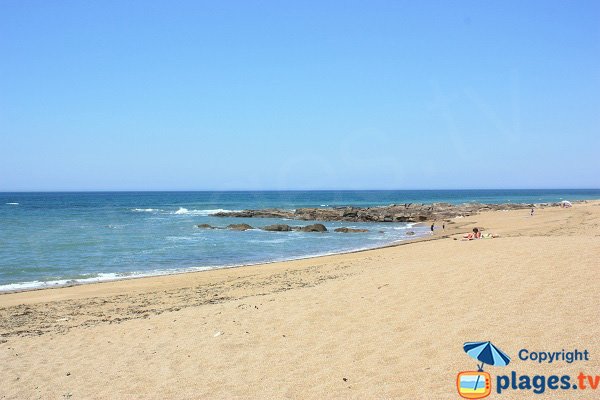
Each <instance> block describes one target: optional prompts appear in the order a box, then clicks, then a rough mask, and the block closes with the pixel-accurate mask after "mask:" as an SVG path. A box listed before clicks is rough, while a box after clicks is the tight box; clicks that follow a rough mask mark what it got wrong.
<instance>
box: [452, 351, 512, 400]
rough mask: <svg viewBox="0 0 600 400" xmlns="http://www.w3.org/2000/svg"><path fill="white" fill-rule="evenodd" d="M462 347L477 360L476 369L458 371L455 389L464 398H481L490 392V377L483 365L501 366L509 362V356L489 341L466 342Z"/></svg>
mask: <svg viewBox="0 0 600 400" xmlns="http://www.w3.org/2000/svg"><path fill="white" fill-rule="evenodd" d="M463 349H464V351H465V353H467V354H468V355H469V356H471V357H473V358H474V359H476V360H477V361H478V365H477V371H463V372H459V374H458V375H457V377H456V389H457V390H458V394H459V395H460V396H461V397H463V398H465V399H483V398H484V397H487V396H489V395H490V393H492V377H491V376H490V374H489V373H487V372H485V371H484V370H483V367H484V365H486V364H487V365H493V366H499V367H503V366H506V365H508V363H510V357H509V356H507V355H506V354H505V353H504V352H503V351H502V350H500V349H499V348H497V347H496V346H494V345H493V344H492V342H489V341H488V342H467V343H465V344H464V345H463ZM479 363H481V364H479Z"/></svg>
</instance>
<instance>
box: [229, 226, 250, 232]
mask: <svg viewBox="0 0 600 400" xmlns="http://www.w3.org/2000/svg"><path fill="white" fill-rule="evenodd" d="M227 229H231V230H234V231H247V230H248V229H254V228H253V227H251V226H250V225H248V224H231V225H227Z"/></svg>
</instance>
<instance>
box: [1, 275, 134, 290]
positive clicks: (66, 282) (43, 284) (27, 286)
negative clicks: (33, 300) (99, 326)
mask: <svg viewBox="0 0 600 400" xmlns="http://www.w3.org/2000/svg"><path fill="white" fill-rule="evenodd" d="M122 278H123V276H119V275H117V274H114V273H100V274H98V275H97V276H94V277H90V278H79V279H57V280H55V281H31V282H19V283H9V284H7V285H0V292H12V291H19V290H32V289H46V288H51V287H59V286H70V285H76V284H84V283H94V282H103V281H114V280H117V279H122Z"/></svg>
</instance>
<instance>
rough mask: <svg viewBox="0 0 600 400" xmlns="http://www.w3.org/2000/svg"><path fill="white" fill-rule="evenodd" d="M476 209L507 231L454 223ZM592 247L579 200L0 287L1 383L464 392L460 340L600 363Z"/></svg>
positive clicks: (364, 394)
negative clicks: (189, 268) (359, 247)
mask: <svg viewBox="0 0 600 400" xmlns="http://www.w3.org/2000/svg"><path fill="white" fill-rule="evenodd" d="M439 225H441V221H440V222H438V226H439ZM475 226H476V227H479V228H482V229H484V230H485V232H491V233H494V234H497V235H499V237H498V238H495V239H482V240H475V241H464V240H461V239H462V235H463V234H464V233H466V232H469V231H470V230H471V229H472V228H473V227H475ZM431 239H433V240H431ZM455 239H457V240H455ZM598 255H600V202H599V201H589V202H586V203H578V204H576V205H575V206H574V207H573V208H569V209H563V208H559V207H550V208H542V209H537V210H536V212H535V214H534V215H533V216H530V213H529V211H528V210H514V211H494V212H486V213H482V214H479V215H475V216H471V217H466V218H456V219H453V220H452V223H447V224H446V229H445V230H442V229H438V230H436V232H435V234H434V235H433V236H432V237H431V238H430V239H429V240H421V241H417V242H415V243H409V244H403V245H399V246H394V247H387V248H381V249H376V250H369V251H363V252H357V253H350V254H342V255H334V256H326V257H320V258H313V259H305V260H298V261H290V262H282V263H272V264H265V265H258V266H250V267H242V268H234V269H224V270H213V271H207V272H200V273H189V274H181V275H172V276H163V277H153V278H143V279H135V280H126V281H118V282H106V283H99V284H90V285H83V286H74V287H67V288H59V289H46V290H38V291H31V292H21V293H12V294H3V295H0V376H2V384H1V385H0V399H63V398H72V399H92V398H93V399H165V398H171V399H236V398H239V399H246V398H258V399H275V398H278V399H279V398H292V399H326V398H340V399H342V398H343V399H346V398H352V399H456V398H458V394H457V392H456V387H455V380H456V374H457V373H458V372H460V371H464V370H473V369H475V367H476V361H475V360H473V359H471V358H470V357H469V356H467V355H466V354H465V353H464V352H463V350H462V345H463V343H464V342H467V341H487V340H490V341H492V342H493V343H494V344H496V345H497V346H499V347H500V348H501V349H502V350H504V351H505V352H506V353H507V354H508V355H509V356H510V357H512V363H511V364H510V365H509V366H507V367H497V368H495V367H489V368H488V369H486V370H487V371H488V372H490V373H491V374H492V376H494V375H495V374H510V371H517V372H518V374H519V375H523V374H529V375H531V376H533V375H536V374H542V375H553V374H555V375H563V374H567V375H571V376H572V377H575V376H577V375H578V374H579V373H580V372H585V373H588V374H592V375H600V291H599V290H598V288H599V287H600V285H599V284H600V275H599V274H598V273H599V270H600V259H599V258H598ZM521 349H529V350H531V351H561V350H563V349H565V350H567V351H570V350H574V349H579V350H584V349H585V350H588V351H589V354H590V360H589V361H578V362H574V363H572V364H569V363H566V362H556V363H553V364H547V363H546V364H540V363H537V362H533V361H523V360H520V359H519V358H518V356H517V354H518V353H519V351H520V350H521ZM573 379H575V378H573ZM494 383H495V382H494ZM565 396H566V397H565ZM490 398H507V399H511V398H512V399H517V398H518V399H524V398H570V399H579V398H581V399H591V398H600V388H598V390H597V391H596V392H594V391H589V390H588V391H583V390H578V391H575V390H571V391H569V392H568V393H563V392H560V391H556V392H548V391H547V392H546V393H545V394H544V395H537V394H534V393H532V391H524V390H508V391H505V392H504V393H503V394H501V395H498V394H496V393H495V392H493V393H492V396H491V397H490Z"/></svg>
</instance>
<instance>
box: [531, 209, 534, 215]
mask: <svg viewBox="0 0 600 400" xmlns="http://www.w3.org/2000/svg"><path fill="white" fill-rule="evenodd" d="M533 211H534V210H533V207H532V208H531V216H532V217H533Z"/></svg>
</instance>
